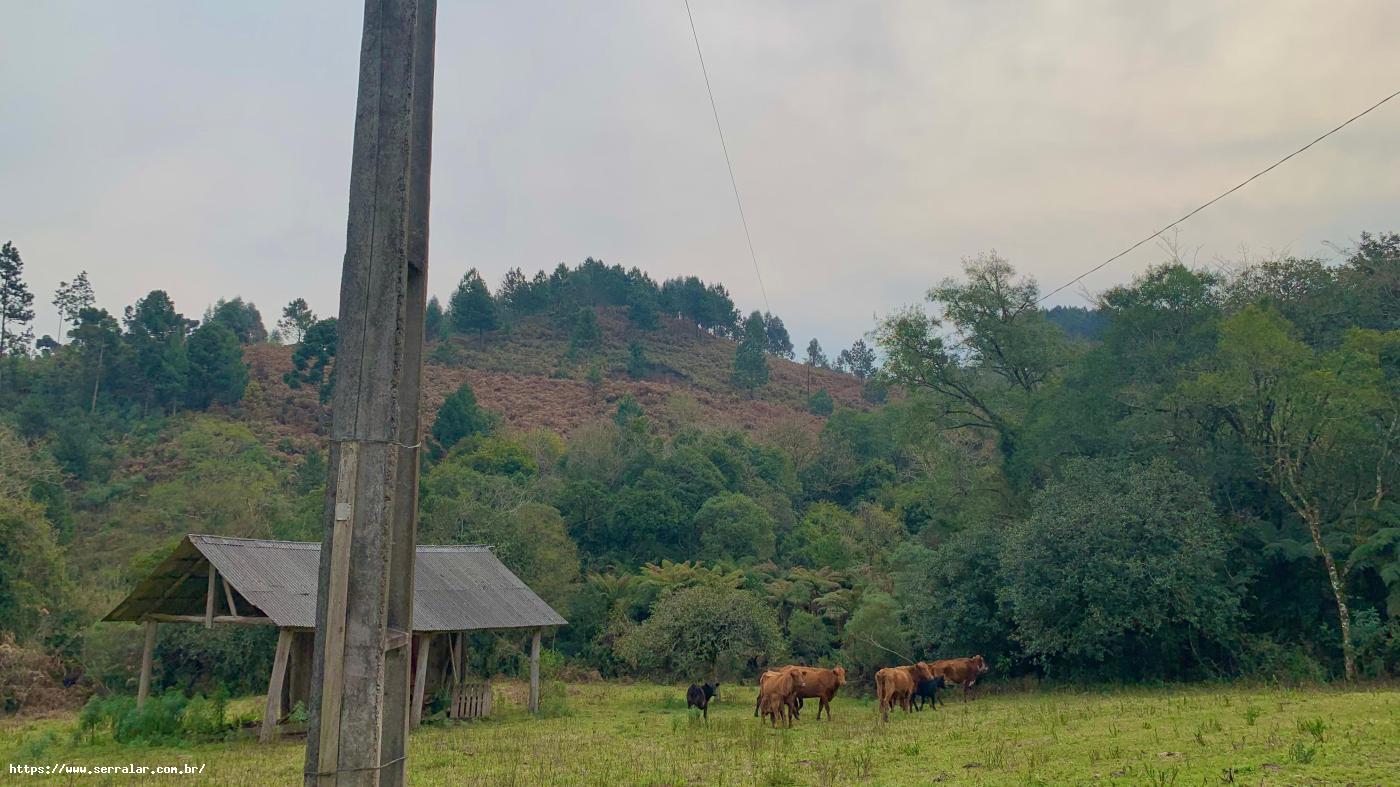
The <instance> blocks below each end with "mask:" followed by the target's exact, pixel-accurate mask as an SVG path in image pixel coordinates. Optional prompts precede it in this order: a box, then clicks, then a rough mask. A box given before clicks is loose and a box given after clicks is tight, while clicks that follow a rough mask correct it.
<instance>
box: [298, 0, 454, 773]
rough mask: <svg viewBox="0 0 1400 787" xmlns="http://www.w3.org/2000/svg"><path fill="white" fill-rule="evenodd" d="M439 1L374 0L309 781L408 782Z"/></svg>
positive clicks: (357, 143) (350, 239) (358, 134)
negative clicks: (420, 402)
mask: <svg viewBox="0 0 1400 787" xmlns="http://www.w3.org/2000/svg"><path fill="white" fill-rule="evenodd" d="M435 18H436V3H435V0H366V2H365V22H364V31H363V37H362V39H361V43H360V86H359V96H358V99H357V102H356V108H355V140H354V152H353V158H352V163H351V169H350V211H349V214H350V217H349V222H348V229H347V232H346V249H345V262H344V267H343V269H342V274H341V290H340V319H339V321H338V324H337V334H338V341H339V346H338V348H337V353H336V385H335V393H334V397H333V400H332V422H331V439H330V481H329V483H328V485H327V495H326V498H327V499H326V529H325V537H324V540H323V543H322V547H321V571H320V582H319V588H318V597H317V609H316V637H315V646H314V652H315V655H314V657H313V662H312V669H313V674H312V680H311V704H310V709H311V714H310V724H309V725H308V730H307V740H306V767H305V774H306V778H305V781H306V783H307V784H308V785H378V784H391V785H398V784H403V783H405V781H406V779H405V776H404V774H405V772H406V754H407V735H406V731H407V722H408V719H409V714H408V707H407V706H408V699H409V696H408V681H409V675H408V663H409V659H408V655H407V654H406V653H404V652H403V651H405V650H406V649H407V648H406V647H405V646H406V644H407V642H409V641H410V638H409V637H408V636H407V634H408V633H409V632H411V631H412V588H413V558H414V542H415V537H416V532H417V528H416V522H415V515H416V505H415V503H414V501H413V500H412V499H411V498H412V497H413V494H412V492H411V491H410V490H412V489H415V488H416V483H417V481H416V478H417V476H416V471H417V467H418V442H419V434H418V432H419V428H418V418H417V412H418V400H419V381H420V376H421V373H422V339H423V319H424V309H425V295H426V281H427V280H426V276H427V225H428V210H427V202H428V184H427V180H428V172H429V169H430V153H429V146H430V145H431V123H432V69H433V28H434V24H435Z"/></svg>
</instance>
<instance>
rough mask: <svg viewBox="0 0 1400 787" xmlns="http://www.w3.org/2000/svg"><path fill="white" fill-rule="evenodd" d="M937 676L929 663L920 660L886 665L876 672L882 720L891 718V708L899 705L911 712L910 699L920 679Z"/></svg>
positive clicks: (929, 678) (877, 693)
mask: <svg viewBox="0 0 1400 787" xmlns="http://www.w3.org/2000/svg"><path fill="white" fill-rule="evenodd" d="M934 677H936V676H935V675H934V674H933V670H932V669H931V668H930V667H929V665H928V664H925V663H924V662H922V661H921V662H919V663H917V664H911V665H909V666H907V667H885V668H884V669H882V670H880V671H879V672H876V673H875V695H876V696H877V697H878V698H879V699H880V720H881V721H889V720H890V708H893V707H894V706H895V703H899V707H900V708H902V709H904V712H905V713H908V712H909V700H910V698H911V697H913V696H914V689H915V687H916V686H917V685H918V684H919V682H920V681H925V680H933V679H934Z"/></svg>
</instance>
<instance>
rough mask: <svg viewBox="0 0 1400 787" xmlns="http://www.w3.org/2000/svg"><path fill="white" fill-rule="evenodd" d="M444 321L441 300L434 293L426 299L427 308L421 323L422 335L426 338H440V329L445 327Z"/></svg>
mask: <svg viewBox="0 0 1400 787" xmlns="http://www.w3.org/2000/svg"><path fill="white" fill-rule="evenodd" d="M444 322H445V320H444V317H443V313H442V302H441V301H439V300H438V299H437V296H436V295H434V296H433V297H431V298H429V299H428V310H427V313H426V315H425V316H424V323H423V336H424V337H425V338H427V339H440V338H442V329H443V328H444V327H445V325H444Z"/></svg>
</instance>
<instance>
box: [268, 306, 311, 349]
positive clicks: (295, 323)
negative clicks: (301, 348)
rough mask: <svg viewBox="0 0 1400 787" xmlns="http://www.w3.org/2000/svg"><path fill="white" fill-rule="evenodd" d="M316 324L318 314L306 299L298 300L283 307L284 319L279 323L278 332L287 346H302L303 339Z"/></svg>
mask: <svg viewBox="0 0 1400 787" xmlns="http://www.w3.org/2000/svg"><path fill="white" fill-rule="evenodd" d="M315 324H316V313H315V312H313V311H311V307H310V306H308V305H307V303H306V299H305V298H296V299H294V300H292V302H291V303H288V304H287V305H286V306H283V307H282V319H280V320H278V321H277V330H278V331H280V332H281V333H282V341H284V342H286V343H287V344H301V340H302V337H304V336H306V332H307V331H308V330H310V329H311V326H313V325H315Z"/></svg>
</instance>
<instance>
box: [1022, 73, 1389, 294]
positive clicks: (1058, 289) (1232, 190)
mask: <svg viewBox="0 0 1400 787" xmlns="http://www.w3.org/2000/svg"><path fill="white" fill-rule="evenodd" d="M1396 96H1400V90H1397V91H1395V92H1394V93H1391V94H1390V95H1388V96H1386V97H1385V98H1383V99H1381V100H1380V101H1377V102H1376V103H1374V104H1372V105H1371V106H1369V107H1367V108H1366V109H1364V110H1362V111H1361V112H1358V113H1357V114H1355V115H1352V116H1351V117H1349V118H1347V119H1346V121H1344V122H1343V123H1341V124H1340V125H1338V126H1336V127H1334V128H1333V129H1332V130H1331V131H1328V132H1327V133H1325V134H1323V135H1322V136H1320V137H1318V138H1317V139H1314V140H1313V141H1312V142H1309V143H1308V144H1306V145H1304V146H1302V147H1301V148H1298V149H1297V150H1295V151H1293V152H1292V153H1289V154H1288V155H1287V156H1284V157H1283V158H1281V159H1279V160H1278V161H1275V162H1274V163H1272V164H1270V165H1269V166H1267V167H1265V168H1264V169H1261V170H1259V171H1258V172H1256V173H1254V174H1253V175H1250V176H1249V177H1248V178H1245V179H1244V180H1242V181H1240V182H1239V183H1237V184H1235V186H1233V187H1232V188H1230V189H1229V190H1228V191H1224V192H1221V193H1220V194H1219V195H1217V196H1216V197H1215V198H1214V199H1212V200H1210V201H1209V202H1205V203H1202V204H1201V205H1200V206H1198V207H1197V208H1196V209H1194V210H1192V211H1191V212H1190V213H1187V214H1186V215H1185V216H1182V217H1181V218H1179V219H1177V220H1176V221H1173V222H1172V223H1170V224H1168V225H1166V226H1165V227H1162V228H1161V229H1159V230H1157V231H1156V232H1153V233H1152V234H1151V235H1148V236H1147V237H1145V238H1143V239H1142V240H1140V241H1138V242H1137V243H1134V244H1133V245H1131V246H1129V247H1128V248H1126V249H1124V250H1122V251H1120V252H1118V253H1117V254H1115V255H1113V256H1112V257H1109V258H1108V259H1106V260H1104V261H1103V262H1101V263H1099V264H1098V265H1095V266H1094V267H1092V268H1090V269H1089V270H1087V271H1084V272H1083V273H1081V274H1079V275H1078V276H1075V277H1074V278H1073V279H1070V280H1069V281H1067V282H1065V283H1064V284H1061V285H1060V286H1059V287H1056V288H1055V289H1053V290H1051V291H1050V292H1047V293H1045V294H1044V295H1042V296H1040V298H1039V299H1037V300H1036V301H1035V302H1034V303H1028V304H1026V305H1025V306H1024V307H1022V309H1025V308H1029V307H1031V306H1039V305H1040V304H1041V303H1043V302H1044V301H1045V299H1047V298H1049V297H1050V296H1052V295H1054V294H1056V293H1058V292H1061V291H1063V290H1064V289H1065V288H1067V287H1070V286H1071V285H1074V284H1077V283H1078V282H1079V281H1081V280H1082V279H1083V278H1084V277H1085V276H1088V275H1089V274H1091V273H1094V272H1096V271H1098V270H1101V269H1103V268H1104V267H1107V266H1108V265H1109V264H1110V263H1112V262H1114V261H1115V260H1117V259H1119V258H1121V257H1123V256H1124V255H1126V254H1128V253H1129V252H1131V251H1133V250H1134V249H1136V248H1137V247H1139V246H1141V245H1142V244H1144V243H1146V242H1148V241H1150V240H1152V239H1153V238H1156V237H1158V236H1159V235H1161V234H1162V233H1164V232H1166V231H1167V230H1169V229H1171V228H1172V227H1175V226H1176V225H1178V224H1180V223H1182V222H1184V221H1186V220H1187V219H1189V218H1191V217H1192V216H1194V215H1196V214H1197V213H1200V212H1201V211H1203V210H1205V209H1206V208H1209V207H1210V206H1211V205H1214V204H1215V203H1217V202H1219V201H1220V200H1222V199H1225V198H1226V197H1228V196H1230V195H1231V194H1234V193H1235V192H1236V191H1239V190H1240V189H1242V188H1244V187H1245V186H1248V185H1249V184H1250V183H1252V182H1254V181H1255V180H1256V179H1257V178H1260V177H1262V176H1264V175H1267V174H1268V173H1269V172H1271V171H1272V170H1273V169H1274V168H1276V167H1278V166H1279V165H1280V164H1283V163H1284V162H1285V161H1288V160H1289V159H1291V158H1293V157H1294V156H1297V155H1298V154H1299V153H1302V152H1303V151H1305V150H1307V149H1308V148H1310V147H1312V146H1313V145H1316V144H1317V143H1319V142H1321V141H1322V140H1324V139H1327V138H1328V137H1330V136H1332V135H1333V134H1335V133H1337V132H1338V131H1341V130H1342V129H1344V128H1346V127H1347V126H1349V125H1351V124H1352V123H1353V122H1355V121H1357V120H1360V119H1361V118H1363V117H1365V116H1366V115H1368V114H1370V113H1371V111H1372V110H1374V109H1376V108H1378V107H1380V106H1381V105H1382V104H1384V103H1385V102H1387V101H1389V100H1391V99H1392V98H1395V97H1396ZM1017 311H1021V310H1020V309H1018V310H1017Z"/></svg>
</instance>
